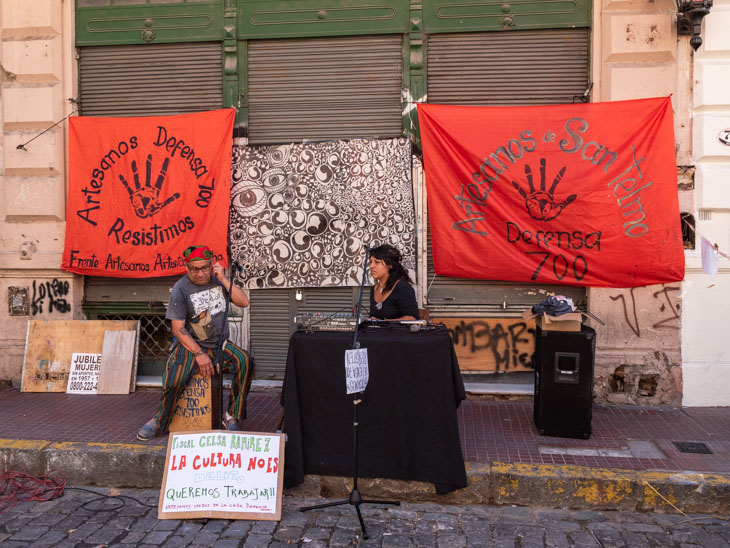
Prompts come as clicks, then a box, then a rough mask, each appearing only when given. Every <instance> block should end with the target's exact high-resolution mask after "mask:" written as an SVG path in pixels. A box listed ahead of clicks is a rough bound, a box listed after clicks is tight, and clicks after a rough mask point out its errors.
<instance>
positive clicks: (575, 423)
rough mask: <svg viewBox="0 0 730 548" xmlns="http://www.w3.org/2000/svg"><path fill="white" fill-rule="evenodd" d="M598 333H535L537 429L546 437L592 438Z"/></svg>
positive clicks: (547, 331) (586, 327)
mask: <svg viewBox="0 0 730 548" xmlns="http://www.w3.org/2000/svg"><path fill="white" fill-rule="evenodd" d="M595 351H596V332H595V330H593V329H592V328H591V327H588V326H585V325H584V326H582V329H581V330H580V331H549V330H544V329H541V328H539V327H538V328H537V330H536V333H535V357H534V364H535V406H534V419H535V425H536V426H537V430H538V431H539V432H540V434H543V435H546V436H558V437H563V438H582V439H588V438H590V437H591V418H592V413H593V362H594V358H595Z"/></svg>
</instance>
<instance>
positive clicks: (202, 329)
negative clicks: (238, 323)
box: [165, 276, 228, 348]
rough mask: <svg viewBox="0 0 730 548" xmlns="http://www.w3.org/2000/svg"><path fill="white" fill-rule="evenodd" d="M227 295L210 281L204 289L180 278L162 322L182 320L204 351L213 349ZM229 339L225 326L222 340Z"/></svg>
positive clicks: (187, 279) (174, 287)
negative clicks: (165, 319)
mask: <svg viewBox="0 0 730 548" xmlns="http://www.w3.org/2000/svg"><path fill="white" fill-rule="evenodd" d="M225 310H226V293H225V291H224V290H223V288H222V287H221V286H220V285H219V284H217V283H216V282H214V281H213V280H212V279H211V281H210V282H208V283H207V284H205V285H196V284H194V283H193V282H191V281H190V278H188V277H187V276H184V277H182V278H180V279H179V280H178V281H177V282H176V283H175V285H174V286H173V287H172V292H171V293H170V302H169V304H168V305H167V313H166V314H165V318H167V319H168V320H185V329H187V330H188V333H190V334H191V335H192V336H193V338H194V339H195V340H196V341H198V343H199V344H200V346H202V347H204V348H213V347H215V345H216V344H218V337H219V335H220V332H221V329H222V328H223V323H224V321H223V320H224V319H225V318H224V315H225ZM227 338H228V324H226V330H225V332H224V334H223V340H225V339H227Z"/></svg>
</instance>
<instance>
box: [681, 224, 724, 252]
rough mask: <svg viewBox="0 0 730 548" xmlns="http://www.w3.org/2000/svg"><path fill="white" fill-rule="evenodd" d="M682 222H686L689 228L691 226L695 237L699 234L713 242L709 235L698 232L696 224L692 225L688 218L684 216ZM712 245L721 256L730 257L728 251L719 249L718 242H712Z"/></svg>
mask: <svg viewBox="0 0 730 548" xmlns="http://www.w3.org/2000/svg"><path fill="white" fill-rule="evenodd" d="M682 222H683V223H684V224H686V225H687V228H689V229H690V230H691V231H692V232H693V233H694V235H695V237H697V236H699V237H700V238H704V239H705V240H707V241H708V242H711V241H712V240H711V239H710V238H708V237H707V236H705V235H704V234H702V233H701V232H698V231H697V229H696V228H695V227H694V226H692V223H690V222H689V221H688V220H687V219H686V218H684V217H683V218H682ZM695 246H696V244H695ZM712 247H713V248H714V249H715V252H716V253H717V254H718V255H720V256H722V257H724V258H726V259H730V256H728V255H727V254H726V253H723V252H722V251H720V249H719V247H718V246H717V244H716V243H714V244H712Z"/></svg>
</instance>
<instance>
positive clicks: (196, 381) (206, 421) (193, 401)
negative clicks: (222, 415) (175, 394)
mask: <svg viewBox="0 0 730 548" xmlns="http://www.w3.org/2000/svg"><path fill="white" fill-rule="evenodd" d="M211 396H212V394H211V389H210V379H207V378H205V377H204V376H203V375H201V374H200V373H198V372H196V373H195V374H194V375H193V376H192V377H190V380H189V381H188V384H187V386H186V387H185V389H184V390H183V393H182V394H181V395H180V397H179V398H178V399H177V404H176V405H175V411H174V413H173V415H172V421H171V422H170V426H169V430H170V432H181V431H197V430H210V427H211V418H212V414H211Z"/></svg>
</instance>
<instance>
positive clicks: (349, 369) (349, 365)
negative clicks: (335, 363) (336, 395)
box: [345, 348, 370, 394]
mask: <svg viewBox="0 0 730 548" xmlns="http://www.w3.org/2000/svg"><path fill="white" fill-rule="evenodd" d="M369 378H370V370H369V368H368V349H367V348H356V349H353V350H345V384H346V385H347V393H348V394H355V393H357V392H362V391H364V390H365V388H366V387H367V385H368V379H369Z"/></svg>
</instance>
